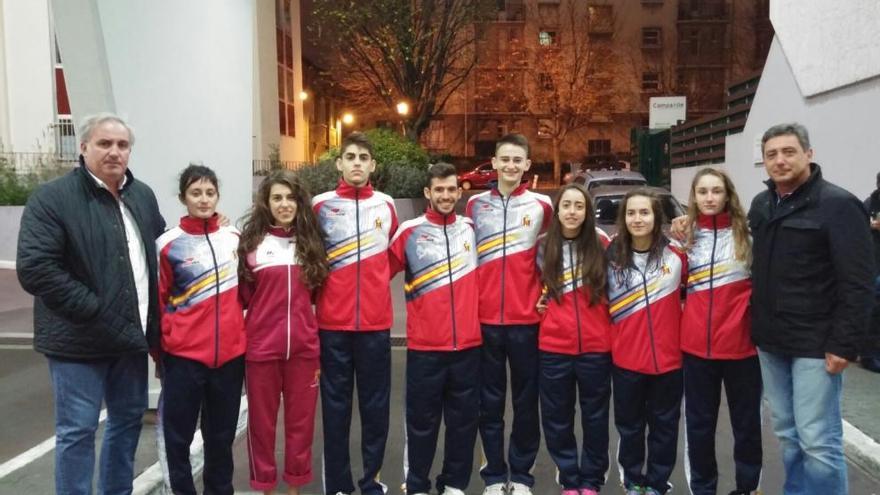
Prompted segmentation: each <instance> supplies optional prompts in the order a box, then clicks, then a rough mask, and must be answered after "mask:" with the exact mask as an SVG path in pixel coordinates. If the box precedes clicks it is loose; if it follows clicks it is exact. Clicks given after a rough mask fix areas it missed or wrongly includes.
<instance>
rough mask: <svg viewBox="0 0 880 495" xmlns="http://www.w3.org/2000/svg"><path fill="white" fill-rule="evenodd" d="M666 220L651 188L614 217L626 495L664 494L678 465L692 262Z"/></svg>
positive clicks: (616, 356) (612, 276)
mask: <svg viewBox="0 0 880 495" xmlns="http://www.w3.org/2000/svg"><path fill="white" fill-rule="evenodd" d="M662 223H663V210H662V208H661V204H660V200H659V198H658V197H657V196H656V195H655V194H654V193H653V192H651V191H650V190H647V189H636V190H633V191H630V192H628V193H627V194H626V195H625V196H624V198H623V200H622V201H621V204H620V208H619V212H618V216H617V228H618V236H617V238H615V239H614V241H612V243H611V245H610V246H609V247H608V252H607V254H608V272H607V277H608V278H607V285H608V304H609V311H610V314H611V321H612V342H611V356H612V360H613V362H614V367H613V369H612V372H611V377H612V383H613V384H614V424H615V425H616V426H617V431H618V433H619V435H620V445H619V449H618V456H617V461H618V464H619V466H620V470H621V478H622V479H623V483H624V486H625V487H626V490H627V492H626V493H627V494H628V495H641V494H645V495H655V494H663V493H666V491H667V490H668V489H669V482H668V480H669V476H670V475H671V474H672V468H673V467H674V466H675V458H676V446H677V440H678V420H679V416H680V408H681V394H682V373H681V349H680V344H679V321H680V319H681V284H682V280H683V278H684V277H685V276H686V274H687V271H686V270H687V268H686V266H685V265H686V262H685V259H684V254H683V253H681V252H680V251H678V250H676V249H674V248H672V247H670V246H669V241H668V240H667V239H666V237H665V236H664V235H663V231H662V230H661V225H662ZM646 425H648V426H649V432H648V438H647V445H648V452H647V466H645V426H646ZM643 468H645V470H644V471H643Z"/></svg>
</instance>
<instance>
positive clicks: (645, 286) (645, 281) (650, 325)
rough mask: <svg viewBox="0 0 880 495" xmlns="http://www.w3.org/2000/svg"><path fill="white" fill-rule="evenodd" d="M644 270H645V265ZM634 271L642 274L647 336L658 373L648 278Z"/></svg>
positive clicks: (655, 369)
mask: <svg viewBox="0 0 880 495" xmlns="http://www.w3.org/2000/svg"><path fill="white" fill-rule="evenodd" d="M645 270H647V266H646V267H645ZM636 271H638V272H639V275H641V276H642V289H643V290H644V291H645V311H646V312H647V315H648V337H650V339H651V358H653V360H654V371H656V372H657V373H660V366H659V365H658V364H657V348H656V346H655V344H654V321H653V319H652V318H651V300H650V299H649V298H648V279H647V278H646V277H645V274H644V273H643V272H642V271H641V270H639V269H638V268H636Z"/></svg>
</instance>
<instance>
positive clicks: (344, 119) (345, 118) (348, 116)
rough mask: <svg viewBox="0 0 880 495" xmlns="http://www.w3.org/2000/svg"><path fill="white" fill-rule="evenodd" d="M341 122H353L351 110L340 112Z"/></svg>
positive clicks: (346, 123)
mask: <svg viewBox="0 0 880 495" xmlns="http://www.w3.org/2000/svg"><path fill="white" fill-rule="evenodd" d="M342 123H343V124H345V125H351V124H353V123H354V115H352V114H351V112H345V113H344V114H342Z"/></svg>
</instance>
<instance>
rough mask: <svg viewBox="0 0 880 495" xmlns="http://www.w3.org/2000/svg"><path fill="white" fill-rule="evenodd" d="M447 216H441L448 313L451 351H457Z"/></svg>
mask: <svg viewBox="0 0 880 495" xmlns="http://www.w3.org/2000/svg"><path fill="white" fill-rule="evenodd" d="M447 216H449V214H448V213H447V214H445V215H443V237H444V238H446V271H447V274H448V275H449V300H450V304H451V307H450V311H451V312H452V350H454V351H457V350H458V337H457V335H456V326H455V290H454V289H453V288H452V252H451V251H450V249H449V233H448V232H447V231H446V217H447Z"/></svg>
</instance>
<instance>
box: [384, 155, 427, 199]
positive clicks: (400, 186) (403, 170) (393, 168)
mask: <svg viewBox="0 0 880 495" xmlns="http://www.w3.org/2000/svg"><path fill="white" fill-rule="evenodd" d="M426 169H427V165H423V166H421V167H414V166H412V165H411V164H410V163H387V164H385V165H383V166H382V167H380V168H379V170H377V171H376V173H375V174H374V177H373V184H375V186H376V189H378V190H380V191H382V192H384V193H385V194H387V195H389V196H391V197H392V198H421V197H422V196H423V195H424V194H423V192H422V190H423V189H424V187H425V179H426V177H427V170H426Z"/></svg>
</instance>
